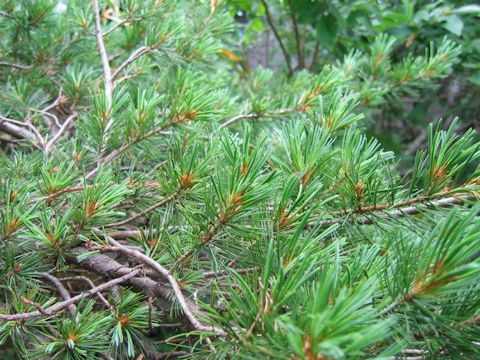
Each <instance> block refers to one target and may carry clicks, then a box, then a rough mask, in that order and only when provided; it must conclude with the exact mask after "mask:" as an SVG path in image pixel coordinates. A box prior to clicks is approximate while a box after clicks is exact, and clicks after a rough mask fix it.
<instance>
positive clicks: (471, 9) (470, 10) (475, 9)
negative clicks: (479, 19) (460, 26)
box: [453, 4, 480, 15]
mask: <svg viewBox="0 0 480 360" xmlns="http://www.w3.org/2000/svg"><path fill="white" fill-rule="evenodd" d="M453 12H454V13H455V14H477V15H480V5H476V4H471V5H464V6H460V7H459V8H458V9H455V10H453Z"/></svg>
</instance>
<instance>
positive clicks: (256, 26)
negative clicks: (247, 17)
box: [249, 17, 263, 32]
mask: <svg viewBox="0 0 480 360" xmlns="http://www.w3.org/2000/svg"><path fill="white" fill-rule="evenodd" d="M249 28H250V30H252V31H254V32H262V31H263V21H262V18H259V17H257V18H255V19H253V20H252V22H251V23H250V25H249Z"/></svg>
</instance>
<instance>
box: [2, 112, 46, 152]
mask: <svg viewBox="0 0 480 360" xmlns="http://www.w3.org/2000/svg"><path fill="white" fill-rule="evenodd" d="M25 127H26V128H29V129H30V130H32V131H29V130H27V129H25ZM32 128H33V125H31V124H25V123H22V122H20V121H17V120H13V119H9V118H7V117H4V116H1V115H0V130H1V131H4V132H6V133H7V134H9V135H12V136H14V137H16V138H18V139H25V140H28V141H29V142H30V143H31V144H32V145H33V146H34V147H36V148H38V149H40V150H43V138H42V137H41V136H40V138H38V135H39V133H38V131H33V129H32ZM37 134H38V135H37Z"/></svg>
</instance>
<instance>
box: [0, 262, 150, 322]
mask: <svg viewBox="0 0 480 360" xmlns="http://www.w3.org/2000/svg"><path fill="white" fill-rule="evenodd" d="M140 272H141V269H139V268H134V269H132V270H131V271H130V272H129V273H128V274H126V275H124V276H122V277H119V278H116V279H113V280H110V281H108V282H106V283H103V284H101V285H99V286H96V287H95V288H93V289H91V290H89V291H85V292H83V293H81V294H78V295H76V296H74V297H72V298H70V299H68V300H65V301H62V302H59V303H56V304H54V305H52V306H50V307H49V308H47V309H44V311H43V313H42V312H41V311H40V310H37V311H32V312H28V313H20V314H11V315H5V314H1V313H0V320H4V321H15V320H25V319H30V318H33V317H39V316H41V315H45V316H50V315H52V314H54V313H56V312H59V311H61V310H63V309H65V308H66V307H68V306H69V305H71V304H75V303H77V302H79V301H80V300H82V299H83V298H85V297H91V296H93V295H95V294H97V293H99V292H101V291H105V290H108V289H110V288H111V287H112V286H114V285H117V284H121V283H124V282H126V281H128V280H130V279H131V278H133V277H135V276H137V275H138V274H139V273H140Z"/></svg>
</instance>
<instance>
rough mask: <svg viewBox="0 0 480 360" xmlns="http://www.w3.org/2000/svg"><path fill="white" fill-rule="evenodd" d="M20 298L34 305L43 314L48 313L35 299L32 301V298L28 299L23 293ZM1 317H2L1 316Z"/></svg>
mask: <svg viewBox="0 0 480 360" xmlns="http://www.w3.org/2000/svg"><path fill="white" fill-rule="evenodd" d="M20 300H21V301H23V302H24V303H25V304H28V305H31V306H33V307H34V308H35V309H37V310H38V312H40V313H41V314H42V315H48V314H47V313H46V312H45V309H44V308H43V307H42V305H40V304H39V303H36V302H35V301H32V300H28V299H27V298H26V297H25V296H23V295H20ZM0 319H1V317H0Z"/></svg>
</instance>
